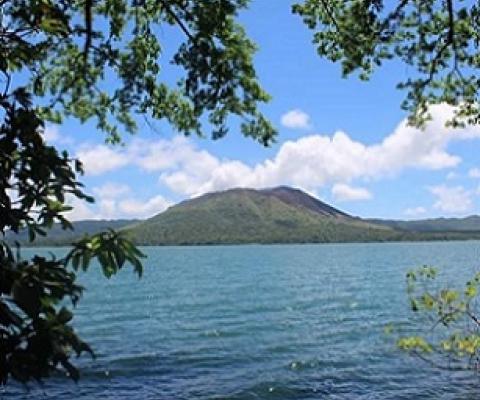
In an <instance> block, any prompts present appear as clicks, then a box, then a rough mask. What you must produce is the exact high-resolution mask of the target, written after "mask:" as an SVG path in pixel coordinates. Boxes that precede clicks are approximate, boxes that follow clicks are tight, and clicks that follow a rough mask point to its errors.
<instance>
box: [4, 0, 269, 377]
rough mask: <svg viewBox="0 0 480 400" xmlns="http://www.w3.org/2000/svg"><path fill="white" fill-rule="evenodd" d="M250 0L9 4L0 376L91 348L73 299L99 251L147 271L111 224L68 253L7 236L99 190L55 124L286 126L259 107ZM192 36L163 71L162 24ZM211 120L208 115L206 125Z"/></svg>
mask: <svg viewBox="0 0 480 400" xmlns="http://www.w3.org/2000/svg"><path fill="white" fill-rule="evenodd" d="M246 4H247V1H246V0H210V1H185V0H143V1H138V0H132V1H126V0H124V1H122V0H78V1H66V0H60V1H52V0H18V1H8V0H0V55H1V56H0V119H1V122H0V384H4V383H6V382H7V381H8V379H10V378H14V379H16V380H19V381H21V382H28V381H29V380H32V379H36V380H40V379H42V378H44V377H47V376H49V375H50V374H51V373H52V372H53V371H55V370H57V369H58V368H59V367H62V368H63V370H64V371H65V372H66V373H67V374H68V375H69V376H70V377H72V378H73V379H77V378H78V371H77V369H76V368H75V367H74V365H73V364H72V363H71V361H70V357H71V355H72V354H77V355H80V354H81V353H83V352H90V353H92V350H91V349H90V348H89V347H88V345H87V344H86V343H85V342H83V341H82V340H81V339H80V338H79V337H78V336H77V335H76V333H75V331H74V330H73V328H72V326H71V324H70V321H71V319H72V317H73V314H72V311H70V309H69V303H68V302H67V301H66V300H71V303H72V304H73V305H75V304H76V303H77V301H78V300H79V298H80V296H81V294H82V290H83V288H82V287H81V286H79V285H78V284H77V283H76V271H77V270H78V269H79V268H82V269H84V270H86V269H87V268H88V266H89V265H90V264H91V261H92V260H94V259H96V260H97V261H98V262H99V264H100V265H101V267H102V270H103V272H104V274H105V276H107V277H110V276H112V275H113V274H115V272H116V271H117V270H118V269H120V268H122V267H123V266H124V265H125V264H131V265H132V266H133V267H134V270H135V272H136V273H137V274H138V275H141V272H142V265H141V263H140V260H141V258H142V257H143V254H142V253H141V252H140V251H139V250H138V249H137V248H136V247H135V246H133V245H132V244H131V242H129V241H128V240H127V239H126V238H124V237H122V236H121V235H119V234H117V233H115V232H113V231H109V232H103V233H100V234H98V235H94V236H91V237H85V238H84V239H83V240H81V241H80V242H78V243H75V244H73V247H72V248H71V249H70V251H68V252H67V254H66V255H65V256H63V257H60V258H56V257H54V256H53V255H52V256H50V257H44V256H40V255H35V256H33V257H32V258H31V259H25V258H24V257H22V252H21V249H20V248H19V247H18V246H17V248H16V249H15V247H12V246H11V244H9V243H8V242H7V241H6V240H5V234H6V233H7V232H8V231H14V232H18V231H19V230H21V229H26V230H28V232H29V235H30V240H32V241H33V240H35V237H36V236H37V235H46V234H48V229H49V228H51V227H52V225H53V224H54V223H60V224H61V225H62V226H63V227H64V228H65V229H69V228H71V224H70V222H69V221H68V220H67V218H66V217H65V212H67V211H69V210H70V207H69V206H68V201H69V199H71V198H78V199H82V200H85V201H93V199H92V198H91V197H90V196H88V195H87V194H85V193H84V191H83V187H82V184H81V183H80V182H79V181H78V177H79V175H81V174H82V172H83V170H82V164H81V162H80V161H79V160H75V159H72V158H71V157H70V156H69V155H68V154H67V152H59V151H58V150H57V149H56V148H55V147H53V146H50V145H48V144H47V143H46V142H45V141H44V138H43V136H42V133H43V131H44V129H45V124H46V123H48V122H50V123H60V122H61V121H62V119H63V118H64V117H65V116H66V117H71V118H76V119H79V120H80V121H82V122H84V121H87V120H94V121H96V125H97V128H98V129H99V130H101V131H103V132H105V133H106V140H107V141H109V142H112V143H117V142H119V141H121V133H122V131H125V132H132V133H133V132H135V130H136V128H137V126H136V121H137V117H136V115H143V116H147V117H150V118H154V119H164V120H166V121H167V122H168V123H170V125H171V126H172V127H173V128H175V129H176V130H178V131H179V132H181V133H183V134H186V135H188V134H198V135H205V132H207V131H211V132H212V137H213V138H220V137H222V136H224V135H225V134H226V133H227V132H228V128H227V126H228V125H227V124H228V121H229V117H230V116H232V115H233V116H236V117H238V118H239V119H240V121H241V122H240V127H241V131H242V133H243V134H244V135H246V136H250V137H253V138H254V139H256V140H258V141H259V142H261V143H262V144H264V145H267V144H269V143H271V141H272V140H273V138H274V135H275V132H274V130H273V128H272V126H271V125H270V123H269V122H268V121H267V119H266V118H265V117H264V116H263V115H262V114H261V112H260V111H259V110H258V105H259V104H260V103H262V102H265V101H267V100H268V99H269V97H268V95H267V94H266V93H265V92H264V91H263V90H262V88H261V87H260V85H259V83H258V81H257V77H256V73H255V69H254V67H253V60H252V57H253V53H254V51H255V46H254V45H253V43H252V42H251V41H250V40H249V39H248V38H247V37H246V35H245V32H244V31H243V29H242V28H241V26H240V25H238V24H237V23H236V17H237V13H238V11H239V10H240V9H241V8H244V7H245V6H246ZM166 25H172V26H174V27H176V28H178V30H179V32H181V37H183V40H179V43H178V49H177V51H176V52H175V54H174V55H173V58H172V60H171V63H173V64H174V65H175V66H177V67H179V68H180V70H181V71H183V72H182V77H181V78H180V79H179V80H178V82H177V84H176V85H175V84H173V85H172V84H169V83H168V81H167V80H162V79H161V78H162V74H161V73H162V68H163V67H164V65H162V61H163V60H162V58H163V57H164V55H163V46H162V45H163V44H162V43H161V41H160V39H159V38H161V37H162V35H161V32H162V28H163V27H165V26H166ZM202 122H203V124H202Z"/></svg>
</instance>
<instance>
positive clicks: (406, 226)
mask: <svg viewBox="0 0 480 400" xmlns="http://www.w3.org/2000/svg"><path fill="white" fill-rule="evenodd" d="M368 221H369V222H372V223H374V224H380V225H384V226H388V227H390V228H394V229H400V230H405V231H412V232H480V216H478V215H471V216H469V217H465V218H430V219H421V220H416V221H402V220H382V219H370V220H368Z"/></svg>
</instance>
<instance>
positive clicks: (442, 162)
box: [78, 106, 480, 196]
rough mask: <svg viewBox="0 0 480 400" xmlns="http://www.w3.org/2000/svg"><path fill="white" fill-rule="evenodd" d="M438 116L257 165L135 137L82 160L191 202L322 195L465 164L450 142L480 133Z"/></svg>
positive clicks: (323, 139)
mask: <svg viewBox="0 0 480 400" xmlns="http://www.w3.org/2000/svg"><path fill="white" fill-rule="evenodd" d="M431 114H432V117H433V120H432V121H431V122H430V123H429V124H428V126H427V127H426V129H425V130H420V129H416V128H414V127H411V126H409V125H408V124H407V121H402V122H401V123H400V124H399V125H398V126H397V127H396V129H395V130H394V131H393V132H392V133H391V134H390V135H388V136H387V137H385V138H384V139H383V140H382V141H381V142H379V143H374V144H369V145H367V144H364V143H362V142H360V141H357V140H354V139H352V138H351V137H350V136H349V135H348V134H347V133H345V132H342V131H338V132H335V133H334V134H333V135H331V136H329V135H322V134H313V135H307V136H304V137H302V138H299V139H297V140H290V141H286V142H285V143H283V144H282V145H281V146H280V147H279V149H278V151H277V153H276V154H275V155H274V156H273V157H272V158H269V159H266V160H264V161H262V162H259V163H257V164H254V165H248V164H246V163H244V162H242V161H240V160H231V159H221V158H218V157H216V156H214V155H213V154H211V153H209V152H208V151H206V150H202V149H199V148H198V147H197V146H196V145H195V144H194V143H193V142H192V141H190V140H188V139H185V138H183V137H176V138H174V139H172V140H165V139H160V140H156V141H154V140H140V139H134V140H133V141H132V142H131V143H130V144H129V145H127V146H126V147H124V148H112V147H107V146H104V145H96V146H91V147H89V148H87V147H84V148H82V149H81V151H80V152H79V153H78V156H79V157H80V159H82V160H83V162H84V164H85V167H86V169H87V172H90V173H92V174H100V173H101V172H107V171H112V170H114V169H117V168H121V167H124V166H127V165H129V166H132V165H133V166H136V167H138V168H140V169H142V170H143V171H145V172H147V173H158V176H159V182H160V183H161V184H163V185H165V186H167V187H168V188H169V189H170V190H172V191H173V192H174V193H176V194H179V195H183V196H196V195H199V194H202V193H205V192H210V191H216V190H223V189H228V188H231V187H253V188H258V187H271V186H276V185H280V184H286V185H292V186H295V187H299V188H302V189H304V190H306V191H309V192H316V191H318V189H320V188H322V187H325V186H326V185H336V184H343V185H351V184H352V182H354V181H355V180H362V181H364V182H367V181H371V180H378V179H382V178H386V177H392V176H395V175H396V174H399V173H401V172H402V171H404V170H406V169H411V168H414V169H423V170H441V169H448V168H452V167H455V166H457V165H458V164H459V163H460V162H461V159H460V157H458V156H457V155H455V154H451V153H450V152H449V151H448V146H449V144H450V143H452V142H454V141H459V140H471V139H476V138H480V127H469V128H465V129H456V130H455V129H453V128H449V127H445V122H446V121H447V120H448V119H449V118H450V117H451V114H452V109H451V108H449V107H447V106H435V107H432V109H431ZM340 187H341V186H340ZM337 191H338V188H337ZM362 195H363V196H365V193H363V194H362Z"/></svg>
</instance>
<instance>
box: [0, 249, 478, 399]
mask: <svg viewBox="0 0 480 400" xmlns="http://www.w3.org/2000/svg"><path fill="white" fill-rule="evenodd" d="M51 250H52V251H54V252H61V251H62V250H61V249H55V250H54V249H51ZM42 251H46V250H45V249H42ZM144 251H145V252H146V253H147V254H148V259H147V260H146V262H145V273H144V276H143V278H142V279H140V280H139V279H138V278H137V277H136V276H135V275H134V274H133V272H132V270H131V269H126V270H123V271H122V272H121V273H120V274H118V275H117V276H116V277H114V278H112V279H110V280H107V279H105V278H103V277H102V275H101V274H100V273H99V271H98V269H96V268H92V269H91V270H90V271H89V272H88V273H86V274H82V276H81V281H82V283H83V284H84V285H85V286H86V287H87V288H88V290H87V291H86V292H85V295H84V297H83V299H82V300H81V302H80V305H79V307H78V308H77V312H76V316H75V319H74V325H75V326H76V327H77V329H78V331H79V332H80V334H81V336H82V337H83V339H84V340H86V341H87V342H89V343H90V344H91V345H92V347H93V348H94V350H95V351H96V353H97V358H96V359H95V360H91V359H90V358H89V357H87V356H84V357H82V358H80V359H79V360H75V361H76V362H77V365H80V367H81V370H82V379H81V381H80V382H79V383H78V384H74V383H72V382H70V381H68V380H66V379H64V378H61V377H56V378H54V379H52V380H49V381H47V382H46V383H45V385H44V386H43V387H41V388H39V387H38V386H35V385H31V388H30V391H28V392H27V391H25V389H24V388H23V387H21V386H16V385H14V386H9V388H8V389H3V391H0V399H13V398H26V399H42V398H46V399H57V398H58V399H93V398H101V399H238V400H240V399H420V398H421V399H469V398H471V399H474V398H478V391H479V390H480V381H479V377H478V376H477V375H474V374H472V373H452V372H442V371H439V370H436V369H433V368H431V367H430V366H428V365H427V364H425V363H423V362H421V361H419V360H416V359H413V358H410V357H408V356H406V355H405V354H403V353H401V352H399V351H398V350H397V349H396V347H395V339H394V338H393V337H391V336H389V335H386V334H385V332H384V327H385V326H386V325H387V324H389V323H394V324H395V326H398V327H399V328H402V327H403V328H404V329H408V327H409V326H411V322H409V317H410V316H411V314H412V313H411V312H410V310H409V307H408V301H407V296H406V294H405V279H404V277H405V273H406V271H407V270H408V269H409V268H412V267H416V266H420V265H423V264H432V265H435V266H438V267H439V268H440V269H441V272H442V274H441V278H440V279H442V280H444V282H446V283H449V284H452V285H454V284H457V283H459V284H464V283H465V282H466V280H467V279H468V278H469V277H471V276H472V275H473V273H474V272H475V271H477V269H476V267H478V265H479V261H480V242H474V241H470V242H431V243H378V244H325V245H272V246H260V245H258V246H257V245H251V246H211V247H150V248H145V249H144ZM403 328H402V329H403Z"/></svg>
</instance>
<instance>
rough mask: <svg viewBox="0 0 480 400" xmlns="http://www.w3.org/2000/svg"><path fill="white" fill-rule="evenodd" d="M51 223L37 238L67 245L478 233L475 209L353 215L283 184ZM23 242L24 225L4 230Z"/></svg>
mask: <svg viewBox="0 0 480 400" xmlns="http://www.w3.org/2000/svg"><path fill="white" fill-rule="evenodd" d="M73 226H74V228H75V230H74V231H63V230H62V229H61V228H60V226H54V227H53V229H52V230H50V231H49V234H48V236H47V237H46V238H43V237H38V238H37V240H36V241H35V242H34V243H33V245H35V246H56V245H57V246H58V245H68V244H70V243H72V242H73V241H74V240H76V239H78V238H80V237H82V236H83V235H84V234H92V233H97V232H100V231H102V230H106V229H108V228H112V229H116V230H121V231H122V232H123V233H124V234H125V235H127V236H128V237H129V238H131V239H132V240H133V241H134V242H136V243H137V244H140V245H195V244H199V245H203V244H241V243H332V242H374V241H406V240H410V241H421V240H463V239H480V227H479V226H480V217H479V216H471V217H468V218H438V219H428V220H420V221H394V220H380V219H370V220H363V219H360V218H357V217H352V216H350V215H348V214H346V213H344V212H342V211H340V210H338V209H336V208H334V207H332V206H329V205H328V204H325V203H323V202H321V201H320V200H318V199H316V198H314V197H312V196H309V195H308V194H306V193H304V192H302V191H300V190H297V189H292V188H289V187H285V186H281V187H277V188H273V189H263V190H253V189H231V190H227V191H224V192H215V193H209V194H206V195H203V196H200V197H198V198H195V199H191V200H187V201H184V202H182V203H179V204H177V205H175V206H173V207H170V208H169V209H168V210H166V211H164V212H163V213H161V214H158V215H156V216H154V217H152V218H150V219H147V220H145V221H131V220H130V221H129V220H113V221H77V222H75V223H74V224H73ZM7 239H8V240H9V241H10V242H13V241H15V240H17V241H19V242H21V243H23V244H28V245H32V244H31V243H28V238H27V235H26V232H22V233H21V234H19V235H13V234H10V235H7Z"/></svg>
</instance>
